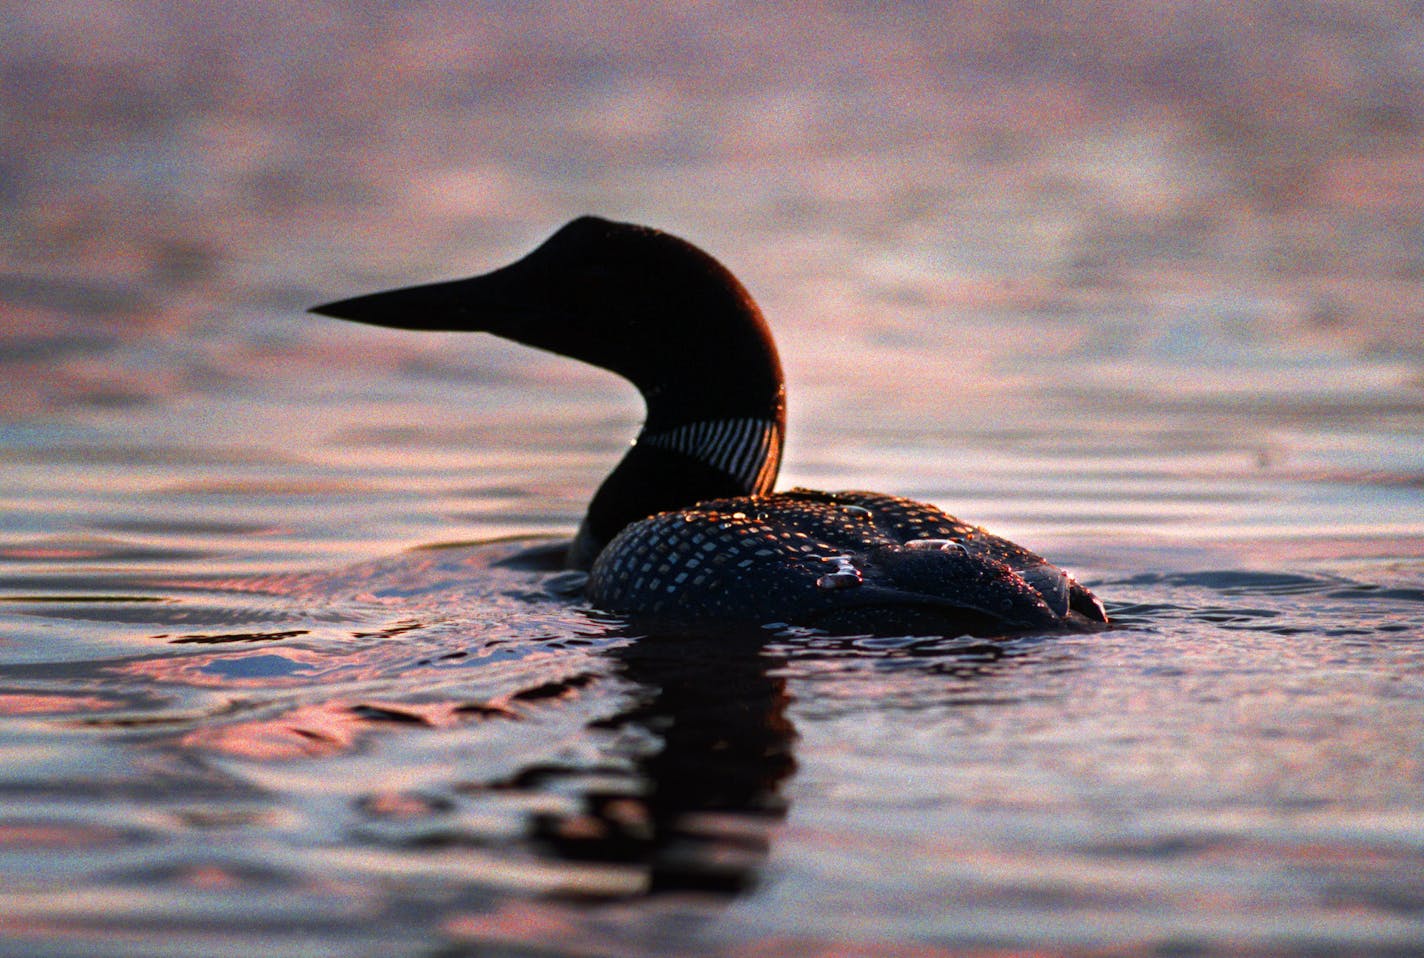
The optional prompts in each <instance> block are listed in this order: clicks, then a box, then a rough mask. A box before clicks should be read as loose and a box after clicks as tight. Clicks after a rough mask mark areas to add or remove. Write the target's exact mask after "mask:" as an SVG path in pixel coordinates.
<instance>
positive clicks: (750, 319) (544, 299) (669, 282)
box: [311, 216, 782, 422]
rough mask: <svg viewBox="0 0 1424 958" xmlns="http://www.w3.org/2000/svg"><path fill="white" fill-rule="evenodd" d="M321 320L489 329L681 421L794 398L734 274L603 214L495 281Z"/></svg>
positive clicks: (340, 309)
mask: <svg viewBox="0 0 1424 958" xmlns="http://www.w3.org/2000/svg"><path fill="white" fill-rule="evenodd" d="M311 311H312V312H314V313H320V314H323V315H326V316H333V317H336V318H339V319H348V320H354V321H356V322H361V323H369V324H372V325H376V326H387V327H393V328H397V329H421V330H439V331H468V332H488V333H493V334H495V335H497V336H501V337H503V338H505V339H510V340H514V341H515V342H519V343H523V344H525V345H527V346H533V347H536V348H539V349H544V350H548V351H550V352H554V353H558V354H560V355H563V356H568V357H571V358H573V359H578V360H581V361H583V362H586V363H590V364H592V365H594V366H598V367H600V368H603V369H607V370H609V371H611V372H614V373H617V374H618V375H620V376H622V377H624V378H625V379H628V380H629V381H631V382H632V383H633V384H634V385H635V386H637V387H638V389H639V390H640V391H641V392H642V393H643V394H644V396H645V397H646V398H647V399H648V404H649V415H650V418H652V419H665V420H668V421H669V422H672V421H674V420H675V419H682V420H683V421H692V420H696V419H699V418H708V417H709V416H713V415H716V416H729V415H732V416H735V415H754V414H761V413H763V412H764V411H765V406H766V404H767V400H768V396H779V395H780V393H781V390H782V375H781V367H780V362H779V360H778V358H777V355H776V347H775V346H774V345H773V343H772V339H771V334H770V332H769V330H768V329H767V326H766V322H765V320H764V319H763V318H762V315H761V311H760V310H759V309H758V308H757V305H756V303H755V302H754V301H753V300H752V298H751V295H750V294H749V293H748V292H747V291H746V289H745V288H744V287H743V286H742V284H741V283H739V282H738V281H737V279H736V277H734V276H733V275H732V274H731V272H730V271H729V270H727V269H726V267H724V266H722V264H721V263H719V262H717V261H716V260H715V259H713V258H712V257H711V256H709V255H708V254H706V253H704V252H703V251H702V250H700V249H698V248H697V247H695V246H693V245H692V244H690V243H688V242H686V241H685V240H681V239H678V238H677V237H675V236H670V235H668V234H666V233H662V232H659V231H658V230H654V229H649V228H647V227H644V226H635V225H632V224H628V223H615V222H612V221H610V220H605V219H600V218H598V217H594V216H583V217H580V218H578V219H575V220H573V221H571V222H569V223H567V224H565V225H564V226H563V227H562V228H560V229H559V230H558V231H557V232H556V233H554V234H553V235H552V236H550V237H549V238H548V239H547V240H545V241H544V243H543V244H541V245H540V246H539V247H538V248H536V249H535V250H534V251H533V252H531V253H529V254H528V255H527V256H525V257H524V258H522V259H520V260H517V261H516V262H514V263H511V264H510V265H508V266H504V267H502V268H500V269H496V270H494V271H493V272H489V273H484V274H482V275H479V276H474V277H471V278H469V279H460V280H453V281H449V282H441V283H431V284H428V285H422V286H411V287H406V288H403V289H396V290H390V291H386V292H381V293H374V294H371V295H368V296H358V297H355V298H353V299H344V300H339V301H337V302H333V303H326V304H324V305H321V306H315V307H313V308H312V310H311ZM729 407H730V408H729Z"/></svg>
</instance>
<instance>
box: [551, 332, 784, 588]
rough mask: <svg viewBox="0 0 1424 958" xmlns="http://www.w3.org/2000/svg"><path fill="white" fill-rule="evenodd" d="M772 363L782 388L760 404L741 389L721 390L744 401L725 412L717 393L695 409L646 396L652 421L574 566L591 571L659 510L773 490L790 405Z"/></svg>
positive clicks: (605, 488) (586, 525)
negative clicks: (622, 534) (621, 535)
mask: <svg viewBox="0 0 1424 958" xmlns="http://www.w3.org/2000/svg"><path fill="white" fill-rule="evenodd" d="M770 359H771V363H772V364H773V366H775V373H776V376H775V378H776V380H777V382H776V387H775V389H773V390H770V391H769V392H768V393H766V394H765V395H764V396H763V397H762V403H761V404H760V405H759V406H757V405H753V404H751V403H749V402H748V399H749V398H751V397H750V396H749V395H748V393H746V392H739V391H738V390H736V389H732V391H731V392H730V393H721V395H723V396H724V397H725V396H729V395H730V396H731V397H733V398H735V400H736V401H735V402H728V401H725V400H724V403H723V406H722V408H720V409H718V408H717V407H716V406H715V405H710V404H709V403H708V402H707V401H706V400H707V398H708V397H709V395H710V396H716V395H718V392H716V391H714V392H712V393H710V394H709V393H706V392H703V393H700V394H699V401H698V402H697V403H696V404H691V405H682V404H677V403H672V402H670V401H669V400H670V399H672V398H673V396H674V395H675V394H674V393H663V392H658V391H655V390H644V391H643V395H644V398H645V399H646V400H647V403H648V417H647V421H646V422H645V424H644V426H643V429H642V431H641V432H639V433H638V438H637V439H635V440H634V442H633V445H632V447H631V448H630V449H629V450H628V452H627V453H626V454H625V455H624V456H623V459H622V460H621V461H620V462H619V463H618V465H617V467H616V468H615V469H614V470H613V471H612V472H611V473H609V475H608V477H607V478H606V479H604V480H603V483H602V484H601V485H600V486H599V487H598V491H597V492H595V493H594V495H593V499H592V501H590V502H589V506H588V512H587V513H586V514H585V516H584V519H583V522H582V524H580V526H579V530H578V535H577V536H576V537H575V539H574V544H573V546H572V548H571V549H570V553H569V559H568V564H569V566H570V567H572V568H587V567H588V566H589V565H591V564H592V563H593V560H594V559H595V558H596V557H597V556H598V553H599V552H600V551H602V549H603V547H604V546H605V545H607V544H608V542H609V540H610V539H612V538H613V537H614V536H615V535H617V534H618V532H619V531H621V530H622V529H623V527H624V526H626V525H628V524H629V523H632V522H637V521H638V520H639V519H645V518H647V517H648V516H650V515H653V514H655V513H658V512H667V511H669V510H674V509H682V508H686V507H688V506H691V505H693V504H695V503H698V502H702V501H704V500H707V499H721V498H727V497H730V496H749V495H764V494H766V493H769V492H771V490H772V488H773V486H774V485H775V484H776V476H777V472H778V470H779V469H780V467H781V449H782V444H783V442H784V440H785V436H786V401H785V390H784V388H783V386H782V384H781V382H780V372H781V370H780V367H779V366H776V365H775V362H776V357H775V354H774V353H773V354H771V357H770ZM748 371H749V370H747V369H746V368H743V369H742V370H740V372H742V373H744V374H745V373H747V372H748ZM728 378H729V379H732V380H735V379H737V378H738V377H737V376H736V375H735V374H732V375H729V377H728Z"/></svg>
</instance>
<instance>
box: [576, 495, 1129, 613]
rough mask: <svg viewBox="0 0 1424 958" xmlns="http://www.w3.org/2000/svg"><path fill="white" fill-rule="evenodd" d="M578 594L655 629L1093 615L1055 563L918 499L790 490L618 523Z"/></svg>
mask: <svg viewBox="0 0 1424 958" xmlns="http://www.w3.org/2000/svg"><path fill="white" fill-rule="evenodd" d="M589 596H590V598H592V600H593V601H594V602H595V604H597V605H599V606H601V607H604V608H609V609H614V610H624V611H636V612H637V613H638V614H640V615H642V616H645V617H647V618H649V619H652V620H655V621H656V622H657V623H658V624H660V625H670V626H681V627H696V626H700V625H705V624H707V623H717V624H719V625H737V624H742V625H764V624H768V623H776V622H781V623H786V624H792V625H802V626H812V627H816V628H821V629H826V630H828V631H832V632H841V633H847V632H850V633H856V632H880V633H885V632H894V633H899V632H907V633H924V632H934V633H948V634H959V633H971V634H981V635H982V634H997V633H1002V632H1005V631H1018V630H1023V629H1052V628H1057V627H1060V626H1063V625H1066V624H1070V623H1075V622H1076V623H1087V622H1105V621H1106V619H1107V617H1106V615H1105V613H1104V612H1103V608H1102V605H1101V603H1099V602H1098V600H1097V598H1096V597H1095V596H1093V594H1092V593H1090V592H1089V591H1088V590H1086V589H1084V588H1083V587H1082V586H1081V585H1079V584H1078V583H1077V582H1076V581H1075V580H1074V579H1073V578H1072V577H1071V576H1069V575H1067V574H1066V573H1064V572H1063V571H1062V570H1061V569H1058V568H1056V567H1055V566H1052V565H1050V564H1049V563H1048V562H1047V561H1045V560H1044V559H1043V558H1042V557H1041V556H1038V555H1035V554H1034V553H1032V552H1030V551H1028V550H1027V549H1025V548H1023V547H1022V546H1019V545H1016V544H1014V543H1012V542H1010V541H1008V540H1007V539H1002V538H1000V537H999V536H996V535H992V534H990V533H988V532H985V531H984V530H983V529H980V528H976V527H974V526H970V525H968V524H967V523H964V522H961V521H960V520H958V519H956V518H955V517H954V516H951V515H948V514H946V513H944V512H943V511H941V510H940V509H937V508H935V507H934V506H931V505H927V504H925V503H922V502H915V501H913V500H911V499H903V498H900V497H898V496H887V495H884V494H882V493H875V492H860V491H847V492H834V493H831V492H818V491H815V490H811V489H792V490H791V491H789V492H783V493H777V494H774V495H770V496H745V497H739V498H735V499H720V500H713V501H710V502H702V503H698V504H697V505H695V506H693V507H691V508H690V509H684V510H681V511H678V512H669V513H663V514H661V515H657V516H652V517H649V518H647V519H644V520H642V521H639V522H635V523H633V524H632V525H630V526H629V527H627V528H626V529H624V530H623V531H622V532H621V533H619V535H618V536H617V538H615V539H614V540H613V542H612V543H610V544H609V546H608V548H607V549H605V550H604V551H603V553H602V554H601V555H600V556H599V557H598V560H597V561H596V562H594V564H593V570H592V572H591V574H590V577H589Z"/></svg>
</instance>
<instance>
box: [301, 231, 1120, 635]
mask: <svg viewBox="0 0 1424 958" xmlns="http://www.w3.org/2000/svg"><path fill="white" fill-rule="evenodd" d="M312 312H316V313H322V314H325V315H328V316H335V317H338V318H341V319H349V320H354V321H357V322H363V323H370V324H374V325H378V326H389V327H394V328H399V329H423V330H460V331H482V332H489V333H493V334H495V335H498V336H502V337H504V338H506V339H511V340H514V341H515V342H519V343H523V344H525V345H528V346H534V347H537V348H540V349H545V350H549V351H551V352H554V353H558V354H560V355H563V356H568V357H570V358H573V359H578V360H582V361H583V362H587V363H590V364H592V365H594V366H598V367H601V368H603V369H607V370H609V371H611V372H614V373H617V374H619V375H620V376H623V377H624V378H626V379H628V380H629V381H630V382H632V383H633V385H635V386H636V387H637V388H638V390H639V392H640V393H641V394H642V396H643V399H644V401H645V402H646V404H647V411H648V412H647V419H646V421H645V422H644V425H643V428H642V431H641V432H640V433H639V435H638V438H637V440H636V441H635V442H634V444H633V447H632V448H631V449H630V450H629V451H628V453H627V454H626V455H625V456H624V457H623V459H622V461H620V462H619V464H618V466H617V467H616V468H615V469H614V470H613V471H612V472H611V473H610V474H609V476H608V477H607V478H606V479H605V480H604V481H603V483H602V484H601V485H600V486H599V488H598V491H597V492H596V493H595V494H594V496H593V499H592V501H591V502H590V503H589V508H588V513H587V514H586V515H585V516H584V519H583V522H582V523H581V525H580V527H579V531H578V534H577V536H576V537H575V539H574V542H573V545H572V546H571V547H570V551H569V565H570V566H571V567H573V568H579V569H590V570H591V571H590V576H589V586H588V596H589V598H590V600H591V601H592V602H593V603H594V604H596V605H598V606H600V607H602V608H605V609H607V610H609V611H612V612H621V613H628V614H631V615H642V616H650V617H655V618H657V619H658V620H660V621H665V622H667V623H669V624H678V625H689V626H690V625H717V624H723V623H745V624H764V623H768V622H782V623H786V624H790V625H811V626H816V627H820V628H827V629H831V630H835V631H856V632H902V631H906V630H909V631H954V632H960V631H969V632H976V633H995V632H1003V631H1011V630H1020V629H1039V628H1054V627H1060V626H1063V625H1067V624H1073V623H1081V622H1083V621H1092V622H1099V623H1101V622H1106V620H1107V619H1106V616H1105V615H1104V613H1103V609H1102V605H1101V603H1099V602H1098V601H1097V599H1096V598H1095V597H1093V595H1092V594H1091V593H1090V592H1088V591H1087V590H1086V589H1084V588H1083V587H1082V586H1080V585H1078V584H1077V583H1076V582H1074V581H1073V580H1072V579H1071V578H1070V577H1068V576H1067V575H1066V574H1065V573H1063V572H1062V571H1061V570H1059V569H1057V568H1055V567H1054V566H1052V565H1049V564H1048V563H1047V562H1046V561H1044V560H1043V559H1042V558H1040V557H1039V556H1037V555H1034V554H1033V553H1032V552H1029V551H1028V550H1026V549H1023V548H1021V547H1019V546H1017V545H1014V544H1013V543H1011V542H1008V541H1007V540H1004V539H1000V538H998V537H997V536H991V535H989V534H988V533H985V532H983V531H982V530H979V529H975V528H973V527H970V526H968V525H965V524H964V523H962V522H960V521H959V520H957V519H955V518H954V517H952V516H948V515H946V514H945V513H943V512H941V511H940V510H939V509H936V508H935V507H933V506H928V505H924V504H922V503H916V502H912V501H910V500H907V499H900V498H897V497H893V496H885V495H880V494H876V493H863V492H846V493H834V494H832V493H819V492H813V491H810V490H793V491H792V492H788V493H781V494H773V493H772V491H771V490H772V488H773V486H774V484H775V481H776V475H777V472H778V470H779V468H780V464H781V449H782V443H783V440H784V436H785V430H786V404H785V386H784V380H783V377H782V372H781V363H780V360H779V359H778V357H777V354H776V347H775V345H774V344H773V343H772V339H771V333H770V330H769V329H768V328H767V325H766V322H765V320H764V319H763V318H762V315H761V312H760V310H758V309H757V306H756V303H755V302H753V300H752V298H751V296H750V294H748V293H747V291H746V289H744V288H743V287H742V285H741V283H739V282H738V281H737V279H736V277H734V276H733V275H732V274H731V273H730V272H729V271H728V270H727V269H726V268H725V267H723V266H722V265H721V264H720V263H718V262H717V261H716V260H715V259H713V258H712V257H711V256H709V255H707V254H706V253H704V252H703V251H702V250H700V249H698V248H696V247H695V246H692V245H691V244H690V243H687V242H686V241H684V240H681V239H678V238H676V237H674V236H669V235H668V234H666V233H660V232H658V231H656V230H652V229H648V228H646V227H642V226H634V225H631V224H625V223H614V222H610V221H608V220H603V219H598V218H596V217H591V216H585V217H581V218H579V219H576V220H573V221H572V222H570V223H568V224H567V225H565V226H564V227H563V228H562V229H560V230H559V231H558V232H556V233H555V234H554V235H553V236H551V237H550V238H549V239H548V240H546V241H545V242H544V243H543V244H541V245H540V246H539V247H538V248H536V249H535V250H534V251H533V252H531V253H529V254H528V255H527V256H525V257H524V258H523V259H520V260H518V261H516V262H514V263H511V264H510V265H508V266H505V267H503V268H501V269H497V270H495V271H493V272H490V273H486V274H484V275H481V276H475V277H472V278H470V279H463V280H454V281H450V282H443V283H432V284H428V285H423V286H414V287H409V288H406V289H398V290H392V291H389V292H383V293H375V294H372V295H368V296H360V297H356V298H354V299H347V300H341V301H339V302H334V303H328V304H326V305H324V306H317V307H314V308H313V309H312Z"/></svg>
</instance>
